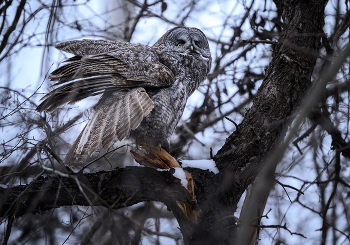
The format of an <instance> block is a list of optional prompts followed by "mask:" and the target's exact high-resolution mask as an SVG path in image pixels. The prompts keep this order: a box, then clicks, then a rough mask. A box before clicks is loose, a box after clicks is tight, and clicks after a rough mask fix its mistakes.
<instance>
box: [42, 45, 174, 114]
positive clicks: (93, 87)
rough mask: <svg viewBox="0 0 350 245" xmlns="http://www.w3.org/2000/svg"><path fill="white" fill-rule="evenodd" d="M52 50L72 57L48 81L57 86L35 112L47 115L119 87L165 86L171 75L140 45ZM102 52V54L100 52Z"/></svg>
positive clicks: (151, 52) (76, 47) (149, 51)
mask: <svg viewBox="0 0 350 245" xmlns="http://www.w3.org/2000/svg"><path fill="white" fill-rule="evenodd" d="M56 48H58V49H61V50H63V51H67V52H70V53H73V54H75V56H73V57H72V58H70V59H68V60H66V61H65V64H64V65H62V66H61V67H59V68H57V69H56V70H54V71H53V72H52V73H51V74H50V76H49V79H51V80H52V81H57V82H56V83H55V84H54V85H53V86H58V85H61V86H59V87H57V88H56V89H54V90H52V91H51V92H50V93H48V94H47V95H45V96H44V97H43V98H42V100H43V102H42V103H41V104H40V105H39V106H38V108H37V111H39V112H41V111H48V112H51V111H53V110H55V109H56V108H57V107H59V106H61V105H63V104H65V103H70V104H72V103H75V102H77V101H79V100H82V99H84V98H86V97H89V96H93V95H97V94H101V93H104V92H105V91H113V90H118V89H120V88H136V87H144V88H147V87H166V86H169V85H171V84H172V83H173V82H174V74H173V73H172V72H171V70H169V68H167V67H166V66H165V65H163V64H162V63H160V62H159V58H158V56H157V54H156V53H155V51H154V50H153V49H152V48H151V47H148V46H145V45H140V44H131V43H123V42H117V41H114V42H113V41H103V40H83V41H69V42H65V43H61V44H58V45H56ZM101 52H103V53H101Z"/></svg>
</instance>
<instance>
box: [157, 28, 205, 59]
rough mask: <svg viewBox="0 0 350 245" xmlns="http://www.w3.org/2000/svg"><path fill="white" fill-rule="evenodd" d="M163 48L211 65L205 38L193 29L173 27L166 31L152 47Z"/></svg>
mask: <svg viewBox="0 0 350 245" xmlns="http://www.w3.org/2000/svg"><path fill="white" fill-rule="evenodd" d="M160 46H165V47H167V48H170V49H171V50H172V51H176V52H178V53H180V54H184V55H192V56H194V57H195V58H196V59H197V60H206V61H209V64H210V63H211V55H210V49H209V44H208V40H207V37H206V36H205V35H204V33H203V32H202V31H201V30H199V29H197V28H193V27H175V28H173V29H170V30H169V31H167V32H166V33H165V34H164V35H163V36H162V37H161V38H160V39H159V40H158V41H157V42H156V43H155V44H154V45H153V47H160Z"/></svg>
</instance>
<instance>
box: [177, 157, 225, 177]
mask: <svg viewBox="0 0 350 245" xmlns="http://www.w3.org/2000/svg"><path fill="white" fill-rule="evenodd" d="M181 163H182V167H183V168H186V167H191V168H200V169H203V170H209V171H211V172H213V173H214V174H217V173H219V170H218V168H217V167H216V165H215V162H214V161H213V160H182V161H181Z"/></svg>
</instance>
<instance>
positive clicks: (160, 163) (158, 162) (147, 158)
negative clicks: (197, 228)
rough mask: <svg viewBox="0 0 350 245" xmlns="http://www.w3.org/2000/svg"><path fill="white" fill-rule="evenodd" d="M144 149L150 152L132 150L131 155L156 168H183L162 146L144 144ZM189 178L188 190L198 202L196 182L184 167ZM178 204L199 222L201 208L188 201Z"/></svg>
mask: <svg viewBox="0 0 350 245" xmlns="http://www.w3.org/2000/svg"><path fill="white" fill-rule="evenodd" d="M140 147H141V148H142V149H144V150H146V151H147V152H148V153H147V154H145V155H144V156H142V155H140V154H138V153H136V152H134V151H130V154H131V156H132V157H133V158H134V159H135V161H136V162H138V163H139V164H142V165H144V166H146V167H150V168H154V169H159V168H160V169H170V168H182V167H181V165H180V163H179V162H178V161H176V159H175V158H174V157H172V156H171V155H170V154H169V153H168V152H167V151H165V150H164V149H163V148H160V147H150V146H149V145H146V144H142V145H141V146H140ZM183 171H184V172H185V175H186V179H187V186H185V187H186V188H187V190H189V192H190V193H191V196H192V199H193V200H194V201H195V202H196V204H197V200H196V195H195V193H194V182H193V179H192V175H191V173H190V172H188V171H186V170H184V169H183ZM177 205H178V206H179V207H180V208H181V210H182V212H183V213H184V214H185V215H186V217H187V218H188V219H189V220H191V221H192V222H193V223H195V224H197V220H198V219H197V218H198V216H199V215H200V212H201V211H200V210H193V209H192V208H191V207H190V206H189V205H188V204H187V203H180V202H177Z"/></svg>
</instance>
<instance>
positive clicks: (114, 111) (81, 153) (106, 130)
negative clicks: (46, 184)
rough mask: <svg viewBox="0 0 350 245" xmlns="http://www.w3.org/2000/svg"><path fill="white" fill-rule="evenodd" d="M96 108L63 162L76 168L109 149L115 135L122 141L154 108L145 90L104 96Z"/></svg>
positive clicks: (136, 89)
mask: <svg viewBox="0 0 350 245" xmlns="http://www.w3.org/2000/svg"><path fill="white" fill-rule="evenodd" d="M104 97H105V98H101V100H100V102H99V103H98V104H97V105H96V108H95V113H94V115H93V116H92V118H91V119H90V121H89V122H88V123H87V124H86V126H85V127H84V129H83V131H82V132H81V133H80V135H79V137H78V138H77V139H76V141H75V142H74V144H73V145H72V147H71V148H70V150H69V151H68V153H67V155H66V158H65V160H64V162H65V164H66V165H70V166H72V165H76V164H79V163H82V162H84V161H85V160H86V157H87V156H88V155H92V154H93V153H94V152H95V151H96V150H97V149H98V148H99V147H100V145H101V146H102V148H103V149H107V148H108V147H109V146H110V145H111V144H112V142H113V140H114V138H115V136H116V137H117V139H118V140H120V141H121V140H123V139H124V138H125V137H126V136H127V135H128V133H129V131H130V129H136V128H137V127H138V126H139V125H140V123H141V121H142V119H143V118H144V117H145V116H147V115H148V113H149V112H150V111H151V110H152V109H153V101H152V100H151V99H150V98H149V96H148V95H147V93H146V91H145V89H144V88H134V89H131V90H129V91H128V92H114V93H111V94H107V95H104Z"/></svg>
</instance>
